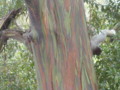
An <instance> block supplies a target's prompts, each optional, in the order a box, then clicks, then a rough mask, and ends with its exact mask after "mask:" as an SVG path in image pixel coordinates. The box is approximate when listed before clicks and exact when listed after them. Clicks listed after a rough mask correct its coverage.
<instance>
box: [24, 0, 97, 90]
mask: <svg viewBox="0 0 120 90" xmlns="http://www.w3.org/2000/svg"><path fill="white" fill-rule="evenodd" d="M25 2H26V5H27V7H28V10H29V15H30V20H31V38H32V41H31V42H30V43H31V46H32V50H33V55H34V60H35V66H36V72H37V80H38V90H97V85H96V78H95V73H94V69H93V63H92V60H91V57H92V54H91V50H90V43H89V40H88V34H87V30H86V23H85V14H84V7H83V0H25Z"/></svg>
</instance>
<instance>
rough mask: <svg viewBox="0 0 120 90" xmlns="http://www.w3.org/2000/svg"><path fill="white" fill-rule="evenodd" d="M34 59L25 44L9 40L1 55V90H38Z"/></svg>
mask: <svg viewBox="0 0 120 90" xmlns="http://www.w3.org/2000/svg"><path fill="white" fill-rule="evenodd" d="M32 59H33V58H32V55H31V54H30V53H29V52H28V50H27V48H26V47H25V46H24V45H23V44H21V43H18V42H16V41H13V40H9V41H8V45H7V46H6V47H5V48H4V49H3V52H2V53H1V55H0V90H36V80H35V69H34V63H33V60H32Z"/></svg>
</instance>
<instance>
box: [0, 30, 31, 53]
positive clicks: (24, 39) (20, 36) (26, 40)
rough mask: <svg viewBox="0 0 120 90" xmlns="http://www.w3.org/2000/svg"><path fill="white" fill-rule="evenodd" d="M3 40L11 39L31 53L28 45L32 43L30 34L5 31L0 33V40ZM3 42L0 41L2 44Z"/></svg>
mask: <svg viewBox="0 0 120 90" xmlns="http://www.w3.org/2000/svg"><path fill="white" fill-rule="evenodd" d="M4 38H8V39H9V38H12V39H15V40H17V41H19V42H21V43H23V44H25V45H26V46H27V48H28V49H29V50H30V51H31V52H32V48H31V46H30V43H31V42H32V38H31V36H30V32H23V31H20V30H15V29H6V30H3V31H1V32H0V40H4ZM3 42H4V41H1V43H3Z"/></svg>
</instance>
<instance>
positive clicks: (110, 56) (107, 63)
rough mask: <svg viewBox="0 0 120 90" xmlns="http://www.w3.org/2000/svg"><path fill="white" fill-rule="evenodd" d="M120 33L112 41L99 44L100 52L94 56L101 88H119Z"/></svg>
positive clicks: (118, 89) (109, 89)
mask: <svg viewBox="0 0 120 90" xmlns="http://www.w3.org/2000/svg"><path fill="white" fill-rule="evenodd" d="M119 38H120V33H119V34H118V35H117V36H116V37H115V38H114V41H113V42H111V43H110V42H106V43H104V44H102V45H101V48H102V50H103V52H102V54H101V55H100V56H98V57H97V58H94V61H95V69H96V73H97V78H98V83H99V87H100V88H101V90H120V65H119V63H120V40H118V39H119Z"/></svg>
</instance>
